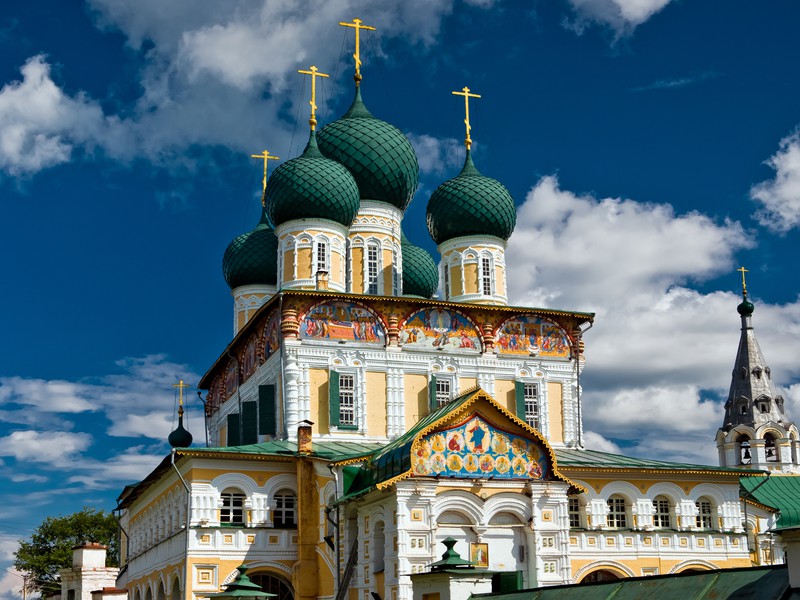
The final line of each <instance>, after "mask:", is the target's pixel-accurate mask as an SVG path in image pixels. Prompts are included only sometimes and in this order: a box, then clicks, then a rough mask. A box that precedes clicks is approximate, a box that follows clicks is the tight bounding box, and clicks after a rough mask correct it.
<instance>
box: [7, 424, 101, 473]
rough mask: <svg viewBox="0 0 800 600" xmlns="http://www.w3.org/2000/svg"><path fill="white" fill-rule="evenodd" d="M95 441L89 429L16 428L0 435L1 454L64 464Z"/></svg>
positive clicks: (38, 461) (40, 461)
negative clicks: (73, 431) (72, 430)
mask: <svg viewBox="0 0 800 600" xmlns="http://www.w3.org/2000/svg"><path fill="white" fill-rule="evenodd" d="M91 443H92V436H91V435H89V434H88V433H72V432H68V431H33V430H26V431H14V432H12V433H10V434H9V435H7V436H5V437H3V438H0V456H6V457H13V458H15V459H16V460H17V461H27V462H34V463H45V464H47V465H49V466H51V467H64V466H67V465H69V464H71V463H72V460H73V459H74V458H75V456H77V455H79V454H80V453H81V452H83V451H84V450H86V449H87V448H88V447H89V446H90V445H91Z"/></svg>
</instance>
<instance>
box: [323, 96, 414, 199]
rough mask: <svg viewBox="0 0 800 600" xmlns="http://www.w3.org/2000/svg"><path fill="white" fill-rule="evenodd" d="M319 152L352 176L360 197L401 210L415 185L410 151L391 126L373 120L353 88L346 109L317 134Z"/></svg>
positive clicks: (412, 193) (402, 136)
mask: <svg viewBox="0 0 800 600" xmlns="http://www.w3.org/2000/svg"><path fill="white" fill-rule="evenodd" d="M319 147H320V150H321V151H322V153H323V154H324V155H325V156H327V157H328V158H331V159H333V160H335V161H338V162H340V163H342V164H343V165H344V166H345V167H347V169H348V170H349V171H350V172H351V173H352V174H353V177H354V178H355V180H356V183H357V184H358V190H359V193H360V195H361V198H363V199H364V200H379V201H381V202H388V203H389V204H392V205H394V206H396V207H397V208H399V209H400V210H405V209H406V207H407V206H408V205H409V203H410V202H411V199H412V198H413V197H414V192H416V191H417V185H418V183H419V163H418V162H417V155H416V153H415V152H414V148H413V147H412V146H411V143H410V142H409V141H408V139H407V138H406V136H404V135H403V133H402V132H401V131H400V130H399V129H397V127H395V126H394V125H390V124H389V123H386V122H385V121H381V120H380V119H376V118H375V117H373V116H372V114H371V113H370V112H369V110H367V107H366V106H365V105H364V102H363V101H362V100H361V88H360V87H357V88H356V95H355V99H354V100H353V104H352V106H351V107H350V109H349V110H348V111H347V112H346V113H345V114H344V116H343V117H342V118H341V119H339V120H338V121H334V122H333V123H330V124H328V125H326V126H325V127H323V128H322V131H320V132H319Z"/></svg>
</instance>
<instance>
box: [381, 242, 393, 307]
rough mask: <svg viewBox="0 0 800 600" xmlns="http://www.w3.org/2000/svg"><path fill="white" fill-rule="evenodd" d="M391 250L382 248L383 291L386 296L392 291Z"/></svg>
mask: <svg viewBox="0 0 800 600" xmlns="http://www.w3.org/2000/svg"><path fill="white" fill-rule="evenodd" d="M392 262H393V261H392V251H391V250H384V251H383V293H384V295H386V296H391V295H392V293H393V291H394V290H393V289H392V284H393V281H392Z"/></svg>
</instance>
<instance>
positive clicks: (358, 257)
mask: <svg viewBox="0 0 800 600" xmlns="http://www.w3.org/2000/svg"><path fill="white" fill-rule="evenodd" d="M350 256H351V258H350V267H351V268H352V270H353V273H352V275H351V277H350V284H351V286H352V292H353V293H354V294H363V293H364V248H351V249H350Z"/></svg>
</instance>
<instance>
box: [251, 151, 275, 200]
mask: <svg viewBox="0 0 800 600" xmlns="http://www.w3.org/2000/svg"><path fill="white" fill-rule="evenodd" d="M250 158H263V159H264V179H263V180H262V181H261V183H262V188H263V189H262V192H266V191H267V162H268V161H270V160H280V158H281V157H280V156H275V155H274V154H270V153H269V150H264V151H263V152H262V153H261V154H251V155H250ZM261 203H262V204H263V203H264V200H263V199H262V200H261Z"/></svg>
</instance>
